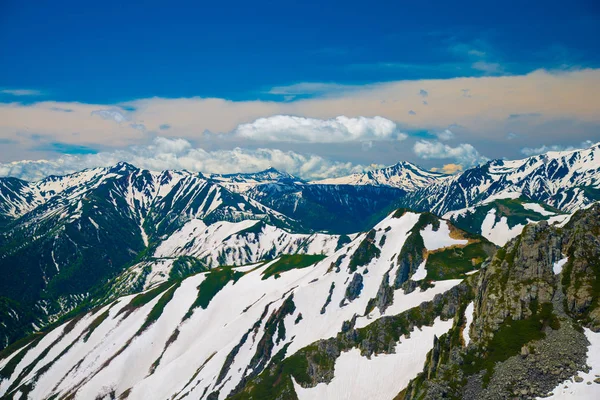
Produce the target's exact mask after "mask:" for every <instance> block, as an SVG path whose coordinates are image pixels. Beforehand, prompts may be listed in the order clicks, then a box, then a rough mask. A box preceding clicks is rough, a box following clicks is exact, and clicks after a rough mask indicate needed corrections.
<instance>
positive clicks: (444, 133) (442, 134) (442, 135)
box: [435, 129, 454, 140]
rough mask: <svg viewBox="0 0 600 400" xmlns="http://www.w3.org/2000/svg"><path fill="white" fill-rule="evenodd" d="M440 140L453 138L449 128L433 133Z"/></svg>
mask: <svg viewBox="0 0 600 400" xmlns="http://www.w3.org/2000/svg"><path fill="white" fill-rule="evenodd" d="M435 136H437V138H438V139H440V140H451V139H454V133H453V132H452V131H451V130H450V129H444V130H443V131H441V132H438V133H436V134H435Z"/></svg>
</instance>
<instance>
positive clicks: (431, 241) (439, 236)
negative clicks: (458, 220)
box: [421, 221, 469, 251]
mask: <svg viewBox="0 0 600 400" xmlns="http://www.w3.org/2000/svg"><path fill="white" fill-rule="evenodd" d="M421 237H422V238H423V243H424V244H425V247H426V248H427V250H430V251H433V250H438V249H443V248H444V247H449V246H455V245H460V246H464V245H466V244H468V243H469V241H468V240H462V239H453V238H451V237H450V228H449V227H448V222H447V221H440V227H439V228H438V230H437V231H434V230H433V226H432V225H431V224H429V225H427V226H426V227H425V229H423V230H422V231H421Z"/></svg>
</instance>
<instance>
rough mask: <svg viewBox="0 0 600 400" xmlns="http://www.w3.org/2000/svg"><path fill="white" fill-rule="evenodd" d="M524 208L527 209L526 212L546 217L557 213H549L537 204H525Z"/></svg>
mask: <svg viewBox="0 0 600 400" xmlns="http://www.w3.org/2000/svg"><path fill="white" fill-rule="evenodd" d="M523 208H525V209H526V210H531V211H534V212H536V213H538V214H540V215H543V216H545V217H547V216H550V215H555V213H553V212H550V211H547V210H546V209H545V208H544V207H542V206H541V205H540V204H537V203H523Z"/></svg>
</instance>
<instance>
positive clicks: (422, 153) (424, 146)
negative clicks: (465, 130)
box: [413, 140, 488, 167]
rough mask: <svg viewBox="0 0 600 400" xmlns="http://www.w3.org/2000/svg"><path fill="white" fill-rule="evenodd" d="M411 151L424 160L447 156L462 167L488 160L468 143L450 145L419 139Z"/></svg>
mask: <svg viewBox="0 0 600 400" xmlns="http://www.w3.org/2000/svg"><path fill="white" fill-rule="evenodd" d="M413 151H414V153H415V154H416V155H417V157H419V158H422V159H425V160H429V159H444V158H449V159H453V160H454V161H456V162H457V163H459V164H461V165H463V166H464V167H470V166H473V165H477V164H480V163H482V162H485V161H487V160H488V159H487V158H486V157H484V156H482V155H481V154H479V152H478V151H477V150H476V149H475V147H473V146H472V145H470V144H468V143H461V144H459V145H458V146H456V147H451V146H448V145H447V144H444V143H441V142H439V141H429V140H419V141H417V142H416V143H415V145H414V147H413Z"/></svg>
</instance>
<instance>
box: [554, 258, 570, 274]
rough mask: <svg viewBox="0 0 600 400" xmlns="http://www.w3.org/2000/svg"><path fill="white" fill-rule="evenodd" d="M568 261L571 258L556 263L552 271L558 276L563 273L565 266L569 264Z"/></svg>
mask: <svg viewBox="0 0 600 400" xmlns="http://www.w3.org/2000/svg"><path fill="white" fill-rule="evenodd" d="M567 261H569V257H565V258H563V259H561V260H558V261H557V262H555V263H554V265H553V266H552V271H554V275H558V274H560V273H561V271H562V269H563V266H564V265H565V264H566V263H567Z"/></svg>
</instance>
